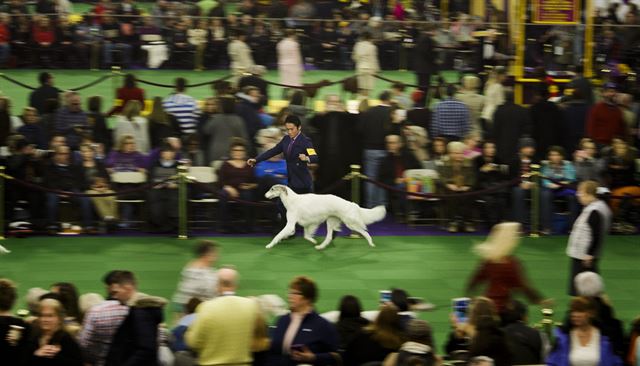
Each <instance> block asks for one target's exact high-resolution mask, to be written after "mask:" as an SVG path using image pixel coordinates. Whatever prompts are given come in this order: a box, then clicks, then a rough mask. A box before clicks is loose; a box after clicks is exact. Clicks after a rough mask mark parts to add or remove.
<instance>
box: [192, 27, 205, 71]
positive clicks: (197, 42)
mask: <svg viewBox="0 0 640 366" xmlns="http://www.w3.org/2000/svg"><path fill="white" fill-rule="evenodd" d="M208 25H209V24H208V20H207V19H200V20H198V21H197V23H196V26H195V27H190V28H189V29H188V30H187V35H188V36H189V44H191V45H192V46H193V47H194V48H195V54H194V61H193V66H194V69H195V70H196V71H202V70H204V52H205V50H206V49H207V36H208V35H209V29H208Z"/></svg>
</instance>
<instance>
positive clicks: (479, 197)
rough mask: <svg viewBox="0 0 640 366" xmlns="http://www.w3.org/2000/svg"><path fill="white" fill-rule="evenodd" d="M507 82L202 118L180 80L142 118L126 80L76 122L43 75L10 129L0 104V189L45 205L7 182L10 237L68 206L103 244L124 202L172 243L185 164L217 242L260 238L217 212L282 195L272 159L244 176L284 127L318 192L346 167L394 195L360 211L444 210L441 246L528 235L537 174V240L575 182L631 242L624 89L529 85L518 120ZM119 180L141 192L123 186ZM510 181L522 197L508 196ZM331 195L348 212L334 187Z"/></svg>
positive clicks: (576, 83)
mask: <svg viewBox="0 0 640 366" xmlns="http://www.w3.org/2000/svg"><path fill="white" fill-rule="evenodd" d="M504 75H505V71H504V70H503V69H502V68H500V67H497V68H495V69H494V70H493V71H492V72H491V75H489V76H488V77H487V80H486V83H485V85H484V93H482V92H481V90H480V89H481V88H482V80H481V79H480V78H479V77H477V76H474V75H466V76H464V77H463V78H462V80H461V82H460V85H458V84H441V85H440V86H438V87H434V88H432V89H430V90H429V91H428V92H429V94H430V95H434V96H435V97H436V98H437V99H436V100H435V101H433V102H432V103H430V104H431V106H430V107H425V106H424V105H422V102H421V100H422V97H423V91H422V90H416V91H414V92H412V93H409V92H408V90H407V88H406V87H405V86H404V85H403V84H400V83H395V84H393V85H392V86H391V90H389V91H384V92H382V93H381V94H380V95H379V104H378V105H371V106H369V103H370V102H369V101H368V100H367V99H362V100H361V102H360V104H359V106H358V110H357V111H353V110H351V111H347V110H346V108H345V106H344V103H343V101H342V100H341V99H340V98H339V97H338V96H337V95H328V96H326V98H325V103H324V104H325V107H324V111H320V112H316V111H314V110H313V109H311V108H309V107H308V104H309V103H308V102H307V98H306V95H305V92H304V91H296V92H293V93H291V94H290V95H291V99H290V103H289V105H288V106H287V107H284V108H283V109H281V110H280V111H278V113H277V114H275V115H270V114H268V113H267V112H268V111H267V109H266V108H265V105H266V104H268V103H269V100H270V98H269V96H268V90H269V89H268V85H265V84H264V80H263V79H262V78H261V76H260V74H251V75H248V76H242V77H241V78H240V79H239V80H238V85H243V86H242V87H241V89H238V88H239V87H235V86H234V85H233V84H232V83H230V82H222V83H219V84H217V85H215V86H214V88H213V89H214V90H213V94H212V96H211V97H208V98H206V99H205V100H204V101H202V102H199V101H197V100H196V99H194V98H193V97H191V96H190V95H189V94H188V90H187V85H188V83H187V81H186V80H185V79H184V78H177V79H176V80H175V89H174V91H173V92H172V93H170V94H169V95H168V96H166V97H159V96H158V97H154V98H153V102H152V107H149V110H150V112H149V113H148V114H146V113H145V115H143V113H142V109H143V105H145V103H148V102H149V101H145V99H147V97H145V91H144V90H143V89H142V88H140V87H139V86H138V85H137V82H136V78H135V76H134V75H131V74H130V75H127V76H126V77H125V78H124V84H123V86H122V87H121V88H119V89H118V90H117V91H116V97H117V98H118V99H117V101H118V103H117V106H116V107H113V108H111V109H110V111H108V112H106V113H105V112H103V107H102V99H101V97H98V96H92V97H89V98H88V101H87V109H86V110H85V109H84V108H83V101H82V98H83V96H82V95H80V94H79V93H78V92H62V91H60V90H59V89H57V88H56V87H55V85H54V84H55V81H54V77H53V75H51V74H49V73H46V72H44V73H42V74H41V75H40V80H39V81H40V84H41V86H40V87H39V88H37V89H36V90H34V91H33V92H32V93H31V95H30V97H29V105H30V106H29V107H27V108H25V110H24V111H23V112H22V114H21V115H19V116H14V115H13V114H12V112H11V110H10V105H11V103H10V99H9V98H8V97H5V98H3V99H0V101H2V102H3V103H0V106H3V108H2V109H1V113H0V118H1V119H2V126H3V127H2V128H3V130H2V133H3V135H2V136H0V137H1V138H2V140H3V141H4V146H5V148H3V156H4V157H3V159H4V163H5V164H6V166H7V172H8V174H10V175H12V176H14V177H16V178H19V179H21V180H23V181H26V182H28V183H32V184H37V185H41V186H44V187H46V188H48V189H50V190H49V191H48V192H47V193H41V192H39V191H36V190H34V189H31V188H29V187H26V186H24V185H21V184H18V183H16V182H9V184H8V187H7V189H8V192H9V194H8V195H7V198H8V199H7V202H6V206H5V210H6V214H7V217H8V218H9V219H10V220H11V221H13V222H25V221H26V222H30V223H31V224H33V225H35V227H39V228H47V227H48V228H49V231H51V232H56V231H57V230H59V229H60V228H59V227H58V224H59V221H60V219H59V210H58V207H59V205H60V202H61V201H66V202H69V203H71V204H74V205H76V206H78V207H79V208H80V210H78V212H79V213H81V219H79V220H78V221H82V224H83V227H84V228H85V229H86V230H87V231H89V232H95V231H96V229H100V228H97V227H96V223H97V222H100V223H102V225H103V226H104V225H106V228H108V227H112V226H115V225H116V224H119V225H120V226H123V227H128V226H129V222H130V221H132V219H133V218H134V217H136V210H135V207H134V205H133V204H132V203H131V202H129V201H131V200H133V201H135V200H144V199H146V201H147V209H148V212H149V214H148V215H144V216H146V217H147V221H148V224H149V225H148V227H149V229H150V230H152V231H173V230H176V222H177V220H176V218H177V211H178V210H177V200H178V190H177V184H176V181H175V174H176V173H177V170H178V165H179V163H180V162H184V163H186V164H187V165H190V166H194V167H206V166H209V167H211V166H212V167H214V169H215V173H216V175H217V181H216V182H215V184H214V185H211V186H209V188H204V189H203V188H202V187H201V186H198V187H196V186H194V187H191V191H190V195H191V197H192V198H202V197H204V196H207V195H208V196H209V197H211V196H214V197H215V198H219V204H218V210H217V211H218V220H217V221H218V223H219V226H218V229H219V230H221V231H234V230H236V229H238V228H242V229H243V230H256V229H258V227H256V226H255V225H254V223H255V222H256V221H257V220H256V219H258V218H259V217H258V216H259V215H260V212H259V211H260V210H258V211H256V210H252V209H250V208H249V207H244V209H240V210H238V207H237V206H236V205H232V206H230V205H228V204H227V203H228V201H229V200H235V199H239V200H245V201H254V200H259V199H260V197H262V196H263V194H264V192H266V190H268V189H269V187H270V186H271V185H273V184H277V183H286V171H287V168H286V163H285V161H284V160H283V159H282V158H281V157H279V156H276V157H274V158H273V159H270V160H268V161H264V162H261V163H260V164H258V166H257V167H255V168H254V167H251V166H248V165H246V163H245V162H246V160H247V159H248V158H250V157H252V156H255V154H256V153H259V152H261V151H265V150H266V149H269V148H270V147H272V146H274V144H275V143H277V142H278V141H279V140H280V138H281V137H282V136H284V120H285V119H286V117H287V116H288V115H295V116H296V117H298V118H299V119H300V120H301V124H302V129H303V133H304V134H305V135H306V136H308V137H309V138H310V139H311V141H312V142H313V144H314V146H315V147H316V148H317V152H318V156H319V162H318V164H312V166H311V169H312V171H313V175H314V181H315V183H314V186H315V189H316V191H321V190H323V189H324V188H327V187H329V186H331V185H333V184H334V183H335V182H336V181H338V180H339V179H340V178H342V177H343V176H344V175H346V174H347V173H349V166H350V165H351V164H362V165H363V167H364V169H363V172H364V174H365V175H366V176H368V177H371V178H373V179H375V180H378V181H379V182H381V183H383V184H386V185H388V186H391V191H386V190H385V189H382V188H380V187H379V186H375V185H373V184H370V183H367V184H366V185H365V188H366V189H365V197H364V202H365V205H366V206H367V207H375V206H376V205H380V204H382V205H389V206H390V208H391V212H393V213H394V216H395V218H396V219H397V220H400V221H403V220H404V219H405V218H406V217H407V216H406V215H407V214H418V215H419V214H422V213H426V211H425V212H423V211H424V210H423V209H424V208H425V207H422V206H424V205H420V201H419V200H412V199H410V198H411V197H407V196H406V195H405V194H402V193H401V192H398V189H399V190H400V191H407V190H410V191H414V192H415V191H421V192H430V193H433V192H439V193H445V194H447V195H448V197H447V198H446V199H444V200H443V201H442V202H440V204H439V206H440V210H439V214H438V215H440V218H441V219H443V220H444V223H445V226H446V228H447V229H448V230H449V231H451V232H456V231H458V230H465V231H475V230H476V225H477V223H478V222H479V220H478V218H479V217H482V218H483V219H484V220H482V221H483V222H484V223H485V224H487V225H488V226H489V227H491V226H492V225H494V224H495V223H498V222H501V221H504V220H513V221H517V222H521V223H523V224H527V223H528V222H529V210H528V209H527V202H528V198H530V196H531V191H532V187H533V178H532V177H531V176H530V174H531V173H532V172H534V170H533V166H534V164H540V165H541V169H540V173H541V174H542V176H543V179H542V180H541V185H540V189H541V193H540V198H539V199H540V202H539V203H540V208H541V209H540V220H541V221H540V223H541V231H542V233H545V234H546V233H553V232H556V233H562V232H566V231H567V230H568V229H569V228H570V224H571V222H572V221H573V219H574V218H575V217H576V216H577V214H578V213H579V206H578V203H577V200H576V197H575V187H576V186H577V184H578V183H579V182H581V181H584V180H596V181H598V182H599V183H600V185H601V187H602V189H603V190H606V191H608V192H609V193H610V194H611V196H612V198H611V199H610V200H609V201H608V202H609V204H610V205H611V207H612V209H613V211H614V231H616V232H633V231H634V230H635V228H634V226H635V225H637V224H638V206H639V204H638V202H639V200H638V198H637V196H638V195H640V186H639V169H640V164H639V163H638V152H637V146H638V141H639V140H640V136H639V131H640V128H639V126H638V123H639V121H640V119H639V118H638V113H637V109H638V104H637V103H636V102H635V101H634V97H633V95H632V94H630V92H628V91H627V90H625V89H624V88H626V87H627V86H626V85H627V84H614V83H612V82H607V83H605V84H604V86H603V87H602V88H601V92H600V93H598V92H597V91H596V92H594V91H593V87H592V86H591V84H590V81H589V80H588V79H585V78H584V77H582V76H581V74H577V75H576V76H575V78H574V79H573V80H572V81H571V83H570V84H569V87H568V88H567V93H565V94H566V95H565V96H563V97H551V96H550V95H549V92H548V89H547V86H546V84H540V85H538V86H537V87H536V88H535V97H534V99H533V101H532V104H531V105H530V106H529V107H524V106H521V105H517V104H515V103H513V92H512V90H511V88H510V87H508V86H505V80H506V78H505V77H504ZM261 89H262V90H264V92H263V91H262V90H261ZM591 94H596V95H599V97H598V98H597V102H594V103H593V104H590V103H589V101H588V100H586V99H585V98H584V96H585V95H591ZM59 100H61V101H62V106H58V104H59ZM351 112H355V113H351ZM487 117H488V118H487ZM110 119H111V123H110ZM413 169H422V170H423V171H424V170H426V171H429V172H431V173H430V175H429V177H430V178H429V180H428V181H427V180H418V181H416V180H415V179H413V178H411V177H410V176H408V175H407V173H406V172H407V171H408V170H413ZM119 173H127V174H130V173H136V174H139V175H140V176H141V178H138V180H135V181H122V180H121V179H120V178H119V177H120V176H122V174H119ZM534 173H535V172H534ZM127 174H125V175H127ZM518 178H520V179H521V181H520V182H519V183H517V184H515V186H509V183H510V182H511V183H512V184H514V183H515V180H516V179H518ZM145 181H146V182H148V183H150V184H152V186H151V188H152V189H149V190H146V191H144V192H138V193H136V192H134V191H135V190H134V191H131V193H129V194H127V195H124V196H121V197H119V198H120V199H119V201H123V202H122V204H121V205H118V204H117V202H116V201H117V199H116V197H113V196H107V197H104V196H102V197H101V196H96V197H91V198H87V197H84V196H81V195H80V196H79V195H77V194H79V193H84V192H90V193H105V194H108V193H111V192H113V191H118V190H128V189H135V188H136V187H140V184H141V183H143V182H145ZM393 188H395V189H396V190H394V189H393ZM484 190H489V191H487V192H488V193H484ZM62 191H65V192H72V193H75V194H72V195H69V194H65V193H63V192H62ZM472 191H480V192H479V193H477V194H476V195H475V196H471V198H472V200H471V202H473V204H471V205H469V204H467V205H464V204H460V203H462V202H465V201H464V200H465V199H467V197H468V196H461V197H460V198H457V197H456V195H458V194H466V193H468V192H472ZM334 193H336V194H338V195H341V196H343V197H345V198H349V196H348V191H347V190H346V188H344V187H341V188H338V189H337V190H336V191H334ZM633 196H636V198H633ZM118 206H120V207H118ZM241 207H243V206H242V205H241ZM509 207H511V209H510V210H509ZM138 211H140V210H138ZM238 211H239V212H238ZM556 212H559V213H564V215H555V214H554V213H556ZM238 213H239V214H240V218H241V219H244V222H242V223H241V222H239V220H238V218H237V217H236V216H238V215H237V214H238ZM562 217H564V219H563V218H562ZM105 223H106V224H105ZM103 229H105V227H103Z"/></svg>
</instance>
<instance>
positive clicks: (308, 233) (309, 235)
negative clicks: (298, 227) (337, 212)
mask: <svg viewBox="0 0 640 366" xmlns="http://www.w3.org/2000/svg"><path fill="white" fill-rule="evenodd" d="M318 226H320V225H317V224H312V225H309V226H305V227H304V238H305V239H307V240H308V241H310V242H312V243H313V244H318V242H317V241H316V239H315V238H314V237H313V236H314V235H315V234H316V231H317V230H318Z"/></svg>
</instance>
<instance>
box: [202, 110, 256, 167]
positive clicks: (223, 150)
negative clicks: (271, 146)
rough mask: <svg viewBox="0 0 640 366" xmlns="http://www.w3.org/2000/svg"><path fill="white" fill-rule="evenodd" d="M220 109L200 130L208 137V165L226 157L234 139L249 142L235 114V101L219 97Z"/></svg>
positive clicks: (245, 130)
mask: <svg viewBox="0 0 640 366" xmlns="http://www.w3.org/2000/svg"><path fill="white" fill-rule="evenodd" d="M220 107H221V113H217V114H214V115H212V116H211V117H210V118H209V120H208V121H207V122H206V123H205V125H204V127H203V128H202V132H203V133H204V134H205V135H206V136H208V137H209V139H208V141H207V144H206V145H207V146H208V150H207V158H206V160H207V162H209V163H211V162H212V161H216V160H221V159H222V158H223V157H225V156H227V154H228V152H229V147H230V146H231V142H232V141H233V138H234V137H235V138H241V139H242V140H243V141H249V136H248V134H247V129H246V128H245V125H244V122H243V121H242V119H241V118H240V117H239V116H238V115H236V114H235V100H234V99H233V98H232V97H221V98H220Z"/></svg>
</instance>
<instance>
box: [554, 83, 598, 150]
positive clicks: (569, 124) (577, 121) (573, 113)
mask: <svg viewBox="0 0 640 366" xmlns="http://www.w3.org/2000/svg"><path fill="white" fill-rule="evenodd" d="M589 108H590V105H589V104H588V103H587V101H586V100H585V98H584V94H582V91H581V90H580V89H574V90H573V93H572V94H571V96H570V97H569V100H568V101H567V102H566V103H565V104H564V108H562V112H563V114H564V116H563V118H562V122H563V123H564V126H563V127H562V135H563V138H562V140H563V141H562V146H563V147H564V148H565V150H566V151H567V154H569V155H571V154H573V152H574V151H575V150H576V149H577V148H579V147H578V144H579V143H580V140H582V138H583V137H584V136H585V128H586V123H587V115H588V113H589ZM554 128H558V127H557V126H554Z"/></svg>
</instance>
